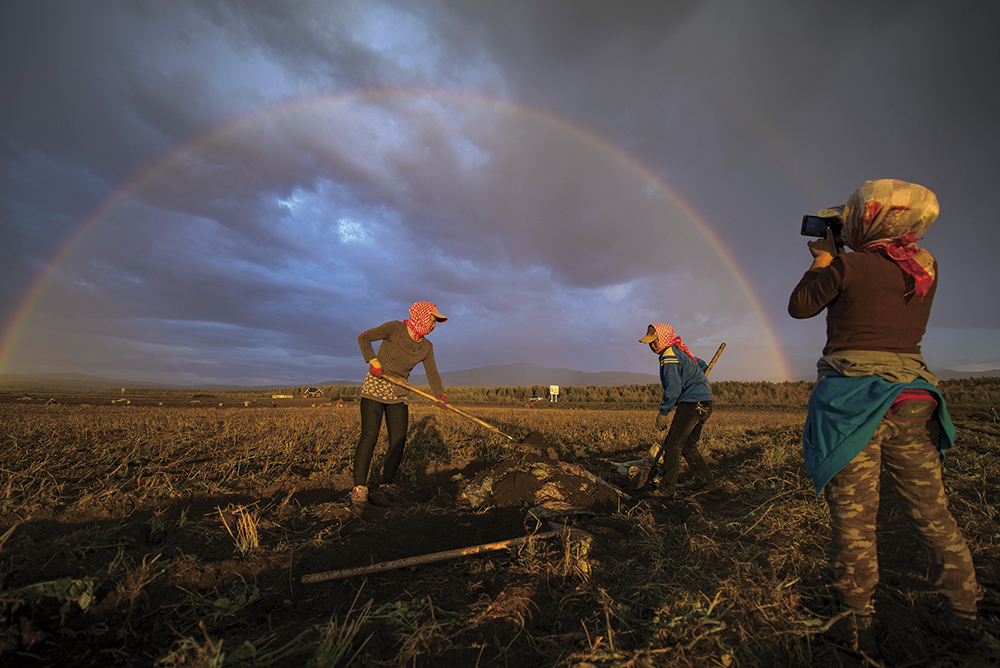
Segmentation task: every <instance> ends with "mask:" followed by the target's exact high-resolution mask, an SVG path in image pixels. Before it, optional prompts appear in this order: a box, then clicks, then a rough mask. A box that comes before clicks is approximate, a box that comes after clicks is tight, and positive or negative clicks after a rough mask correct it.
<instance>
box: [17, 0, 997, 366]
mask: <svg viewBox="0 0 1000 668" xmlns="http://www.w3.org/2000/svg"><path fill="white" fill-rule="evenodd" d="M0 12H2V15H0V19H2V26H3V28H0V30H2V37H3V39H2V40H0V44H2V45H0V56H2V58H3V60H2V62H3V66H2V67H0V86H2V89H3V90H4V91H5V93H7V95H6V97H7V99H9V100H11V101H12V103H10V104H5V105H4V106H3V109H2V110H0V146H2V147H3V150H2V151H0V168H2V174H3V178H2V182H0V187H2V188H3V190H2V192H3V194H4V197H3V207H2V208H0V234H2V235H3V239H4V241H5V242H6V243H5V250H4V251H3V253H4V262H3V266H4V278H5V281H4V287H3V289H2V290H0V296H2V298H3V305H4V311H3V312H4V313H5V316H4V319H5V320H6V321H7V322H8V325H9V324H10V320H9V319H10V317H12V316H13V308H14V305H15V304H16V303H18V300H19V299H20V298H21V296H22V295H23V294H24V293H25V290H26V289H27V288H28V286H29V284H30V279H31V278H32V277H37V276H40V275H43V274H39V273H38V272H40V271H44V268H45V262H46V260H48V259H51V258H53V257H54V254H55V253H56V251H57V250H58V249H59V248H61V247H62V246H63V244H64V243H66V241H67V240H68V239H69V238H71V235H72V234H73V232H74V230H78V229H80V227H81V225H82V224H84V223H85V222H86V221H88V220H92V219H93V217H94V215H95V212H98V211H100V210H101V209H100V207H101V206H102V203H108V202H112V201H115V200H114V199H113V198H115V197H118V196H120V195H121V194H122V191H123V189H129V191H128V193H127V194H126V195H125V196H124V197H122V198H121V201H120V202H118V203H117V204H116V205H115V206H113V207H111V208H110V209H108V210H107V211H106V212H105V213H104V214H103V215H102V216H101V217H100V218H99V219H97V220H96V224H95V225H93V226H92V229H91V230H90V231H89V232H88V234H87V235H86V237H85V238H84V239H83V240H82V241H81V242H80V243H79V245H78V246H77V247H76V248H75V249H74V251H73V253H72V254H71V255H70V256H69V257H68V258H67V259H66V260H65V262H64V263H63V265H61V266H60V267H58V268H57V272H56V273H55V274H54V275H52V280H51V283H50V284H49V286H48V287H47V288H46V290H45V291H44V292H43V293H42V294H41V295H40V296H39V297H38V300H37V303H36V305H35V309H34V311H33V314H32V317H31V319H30V321H28V324H27V329H26V331H30V335H22V336H21V337H20V338H19V339H18V343H17V347H16V351H15V353H14V354H12V355H11V357H10V359H9V360H8V369H6V370H7V371H11V372H17V371H21V372H28V371H31V370H34V371H55V370H69V371H73V370H76V371H85V372H89V373H97V374H99V375H118V376H121V375H122V374H125V375H126V376H128V377H134V378H140V377H141V378H142V379H149V380H154V379H157V378H162V379H164V380H169V379H170V378H178V379H179V378H183V379H184V381H185V382H189V381H191V382H193V381H194V380H197V379H205V380H223V379H225V380H237V381H239V379H245V380H248V379H254V381H258V380H260V381H261V382H268V380H267V379H273V380H275V381H278V380H281V381H282V382H287V383H292V382H295V381H294V379H296V378H299V379H301V381H302V382H308V381H314V380H323V379H329V378H332V377H355V376H357V375H358V373H359V371H358V369H359V368H363V364H362V362H361V360H360V356H359V354H358V350H357V343H356V341H355V338H356V336H357V333H358V332H359V331H361V330H362V329H365V328H367V327H371V326H374V325H376V324H378V323H380V322H382V321H385V320H389V319H402V318H403V317H405V315H406V309H407V307H408V306H409V304H410V303H412V302H413V301H418V300H424V299H431V300H432V301H437V302H438V303H439V304H440V305H441V307H442V310H444V311H445V312H447V313H448V314H449V315H450V316H452V317H451V320H450V321H449V323H448V324H447V326H443V327H442V328H441V329H440V330H439V331H437V332H435V340H436V341H437V342H439V343H440V344H441V345H439V346H438V348H439V352H438V362H439V366H440V367H441V368H442V369H446V370H447V369H461V368H469V367H474V366H485V365H488V364H503V363H510V362H518V361H531V362H537V363H540V364H546V365H548V366H565V367H572V368H580V369H583V370H588V371H603V370H608V369H622V370H636V371H638V370H647V371H648V370H649V369H648V368H647V366H648V365H647V363H648V361H649V360H647V359H646V357H645V356H643V355H642V354H641V353H642V351H641V347H639V346H637V344H635V341H634V339H636V338H638V337H637V335H636V332H635V330H642V329H643V328H644V327H645V324H647V323H648V322H655V321H665V322H670V323H672V324H674V325H675V326H676V327H677V328H678V330H679V331H681V332H682V334H683V335H684V337H685V340H686V341H687V342H688V343H689V344H692V345H695V346H697V349H698V350H699V352H701V350H702V349H708V348H711V349H712V350H714V348H715V347H716V346H717V345H718V343H719V342H721V340H728V341H729V343H730V349H729V352H728V353H727V359H726V364H725V365H721V366H719V367H718V370H717V372H716V373H717V374H719V377H723V378H724V377H733V378H769V377H774V376H775V375H776V374H777V373H778V372H779V369H777V368H776V366H775V362H776V360H775V358H774V354H773V353H774V351H773V349H772V348H771V345H770V342H769V341H768V334H767V331H766V329H767V328H768V327H772V328H773V329H774V331H775V332H776V334H777V336H778V339H779V343H780V345H781V346H782V353H781V354H782V355H783V356H784V357H785V358H787V360H788V361H789V363H790V364H791V365H792V370H793V375H795V376H806V375H808V374H809V373H810V369H811V365H812V361H813V360H814V359H815V357H816V355H817V354H818V350H819V348H820V345H821V341H822V327H823V323H822V322H821V320H817V321H813V322H807V323H801V322H791V321H789V319H788V318H787V316H786V315H785V303H786V300H787V295H788V292H789V290H790V289H791V287H792V286H793V285H794V283H795V282H796V281H797V280H798V278H799V276H800V275H801V273H802V271H803V270H804V269H805V268H806V267H807V266H808V259H809V256H808V252H807V251H806V249H805V245H804V240H803V239H802V238H801V237H799V236H798V235H797V225H798V220H799V219H800V217H801V215H802V213H806V212H811V211H814V210H815V209H817V208H820V207H822V206H827V205H831V204H836V203H842V202H843V201H844V200H846V198H847V197H848V196H849V195H850V193H851V191H853V190H854V189H855V188H857V187H858V186H860V185H861V183H862V182H863V181H864V180H866V179H870V178H885V177H893V178H903V179H907V180H912V181H916V182H919V183H923V184H924V185H927V186H928V187H930V188H931V189H933V190H935V192H937V193H938V196H939V199H940V200H941V202H942V218H941V222H940V223H938V224H936V225H935V226H934V227H932V228H931V230H929V231H928V233H927V236H926V241H925V244H926V245H927V247H928V248H929V249H930V250H931V251H932V252H934V253H935V255H936V256H937V257H938V259H939V261H940V263H941V266H942V271H941V277H942V278H941V287H940V289H939V292H938V298H937V303H936V304H935V312H934V319H932V322H931V330H930V331H929V332H928V337H927V339H926V341H927V346H928V347H927V348H926V349H925V352H926V354H927V355H928V359H929V360H930V361H931V362H932V366H945V365H949V364H951V365H959V364H967V365H976V364H979V365H982V364H987V363H988V360H989V359H993V358H995V353H994V352H993V351H995V346H996V343H997V341H998V338H1000V337H998V335H997V333H998V332H1000V312H998V311H997V310H996V309H989V308H983V307H982V306H981V305H980V304H977V303H976V301H975V295H976V294H977V291H975V290H970V288H969V286H972V285H978V286H981V287H982V288H983V289H984V290H985V291H987V292H988V291H989V290H991V289H992V290H994V291H995V288H996V286H995V285H993V284H992V283H991V281H993V282H995V281H996V279H994V278H992V277H986V278H985V279H984V277H983V275H982V271H981V267H983V266H987V265H988V264H989V263H990V262H991V261H992V258H991V253H992V250H991V246H990V245H989V244H987V243H983V242H982V239H983V238H984V231H985V229H986V228H985V226H986V224H987V221H988V220H990V212H991V211H992V208H993V204H992V202H991V201H990V200H989V199H988V194H989V192H990V190H991V189H990V185H991V183H992V177H993V175H994V174H995V173H996V170H995V168H993V167H992V165H993V163H994V162H995V160H994V159H993V155H995V151H996V149H997V147H998V144H1000V141H998V139H1000V138H998V133H1000V130H998V129H997V127H996V124H995V123H994V122H993V121H992V115H991V113H990V111H989V110H990V109H992V108H993V107H994V106H995V102H996V101H997V100H996V97H997V95H998V93H997V91H996V89H995V87H994V86H991V85H985V84H984V83H983V82H988V81H993V80H995V79H996V74H997V71H996V70H997V68H998V63H1000V58H997V57H996V56H997V54H996V51H997V49H996V47H995V46H994V44H995V40H992V39H991V38H990V36H989V30H990V24H991V21H992V19H995V18H996V16H995V14H996V13H997V10H995V9H993V5H990V4H987V3H959V4H958V5H947V6H944V5H942V4H941V3H933V2H920V3H912V2H905V3H904V2H892V3H876V4H873V3H863V2H846V3H844V2H842V3H827V2H814V3H799V4H790V3H785V2H767V3H752V4H751V3H738V2H694V1H692V2H669V3H628V4H625V5H622V4H621V3H618V4H615V3H605V2H593V3H591V2H584V3H581V2H565V3H564V2H544V3H538V2H504V3H479V2H458V1H455V2H448V1H440V2H439V1H435V0H427V1H426V2H417V3H413V2H382V3H373V2H365V3H360V2H358V3H352V2H337V3H327V2H304V3H279V2H235V1H226V0H216V1H213V0H200V1H197V2H175V3H152V2H108V3H102V4H101V5H100V6H84V5H80V4H76V3H69V4H67V3H58V2H35V3H7V4H6V5H4V6H3V7H2V8H0ZM491 98H492V101H491ZM634 161H638V163H636V162H634ZM639 165H641V167H640V166H639ZM646 170H649V171H650V172H651V173H652V174H655V178H650V177H649V175H648V173H647V172H646ZM660 181H662V182H663V183H665V184H666V185H667V187H666V188H664V187H661V185H660ZM674 193H676V194H677V195H679V196H680V198H682V199H683V200H686V201H687V202H688V203H689V204H690V206H691V207H692V208H693V210H694V211H695V212H696V213H695V214H694V216H695V218H701V219H703V220H704V222H705V224H707V225H708V226H709V228H710V229H711V234H714V235H716V236H717V237H718V238H719V239H721V240H722V242H723V243H724V244H725V245H726V247H727V249H728V252H729V253H731V254H732V256H733V258H734V259H735V261H736V263H737V264H738V266H739V269H738V270H734V269H733V267H731V266H730V265H729V263H728V261H727V260H726V259H725V257H724V256H723V254H722V253H720V251H719V250H718V249H717V248H715V246H714V241H713V240H712V239H711V238H710V237H709V236H708V235H707V234H706V231H705V230H703V229H701V228H700V227H699V226H700V225H701V223H700V222H699V221H697V220H696V219H695V218H692V215H691V214H690V212H689V211H688V210H687V209H686V208H685V207H684V206H683V205H682V203H681V201H680V200H679V199H678V198H677V197H676V196H675V194H674ZM739 273H742V274H743V275H744V276H745V277H746V279H747V280H748V282H749V283H748V285H743V284H741V279H740V278H739V275H738V274H739ZM984 280H985V281H986V283H985V284H984V283H983V282H984ZM753 295H756V296H757V297H759V300H760V302H759V310H758V305H756V304H754V303H753V300H754V296H753ZM8 331H9V330H8ZM57 349H58V351H59V352H58V354H56V353H54V352H53V351H54V350H57ZM709 353H710V351H709V352H706V353H705V354H706V355H707V354H709ZM303 374H304V375H305V376H306V377H303ZM727 374H729V375H728V376H727ZM167 377H169V378H167ZM262 379H263V380H262Z"/></svg>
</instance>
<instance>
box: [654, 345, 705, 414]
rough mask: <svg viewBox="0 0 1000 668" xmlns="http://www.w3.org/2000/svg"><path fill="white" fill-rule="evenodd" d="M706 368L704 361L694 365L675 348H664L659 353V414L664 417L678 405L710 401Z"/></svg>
mask: <svg viewBox="0 0 1000 668" xmlns="http://www.w3.org/2000/svg"><path fill="white" fill-rule="evenodd" d="M707 368H708V365H707V364H705V361H704V360H701V359H699V360H698V362H697V363H695V361H694V360H692V359H691V358H690V357H689V356H688V354H687V353H686V352H684V351H683V350H681V349H680V348H678V347H676V346H669V347H667V348H664V349H663V352H661V353H660V383H661V384H662V385H663V403H661V404H660V414H661V415H666V414H667V413H669V412H670V410H671V409H672V408H673V407H674V406H675V405H677V404H679V403H694V402H697V401H711V400H712V390H710V389H709V387H708V376H706V375H705V369H707Z"/></svg>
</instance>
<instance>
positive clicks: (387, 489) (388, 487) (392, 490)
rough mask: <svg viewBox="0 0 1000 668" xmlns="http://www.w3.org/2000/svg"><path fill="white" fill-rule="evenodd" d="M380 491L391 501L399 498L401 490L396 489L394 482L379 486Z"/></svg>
mask: <svg viewBox="0 0 1000 668" xmlns="http://www.w3.org/2000/svg"><path fill="white" fill-rule="evenodd" d="M378 491H380V492H382V493H383V494H385V495H386V496H388V497H389V498H390V499H395V498H398V497H399V488H398V487H396V483H394V482H384V483H382V484H381V485H379V486H378Z"/></svg>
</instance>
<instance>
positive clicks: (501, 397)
mask: <svg viewBox="0 0 1000 668" xmlns="http://www.w3.org/2000/svg"><path fill="white" fill-rule="evenodd" d="M814 385H815V383H813V382H811V381H805V380H799V381H786V382H782V383H771V382H768V381H735V380H723V381H718V382H715V383H712V396H713V397H714V401H715V402H716V404H720V405H725V404H730V405H751V406H752V405H766V406H805V405H807V404H808V403H809V394H810V393H811V392H812V389H813V386H814ZM938 387H939V389H940V390H941V393H942V394H944V397H945V401H946V402H947V403H948V404H950V405H955V406H968V407H990V406H1000V378H998V377H994V376H990V377H985V378H956V379H953V380H943V381H941V383H940V385H939V386H938ZM306 389H308V388H306V387H290V388H283V389H280V390H275V392H276V393H280V394H292V395H294V396H296V397H301V396H303V395H304V393H305V391H306ZM320 389H322V390H323V396H324V398H327V399H328V400H331V401H337V400H343V401H355V400H357V399H358V398H359V396H360V393H361V386H359V385H330V386H324V387H322V388H320ZM417 389H420V390H423V391H424V392H430V388H429V387H427V386H423V387H418V388H417ZM446 391H447V393H448V398H449V399H451V400H452V401H467V402H480V403H497V404H508V405H510V404H514V405H523V404H527V403H529V402H531V399H532V397H542V400H541V401H540V402H539V401H536V402H534V403H535V404H536V405H540V404H547V403H549V386H548V385H528V386H521V385H518V386H516V387H448V388H446ZM662 397H663V388H662V387H661V386H660V384H659V383H651V384H644V385H607V386H604V385H600V386H598V385H586V386H579V387H576V386H572V385H570V386H560V387H559V396H558V402H557V403H559V404H563V403H572V404H623V405H637V404H641V405H647V404H659V403H660V400H661V399H662ZM414 399H416V400H419V401H422V400H423V397H420V396H414Z"/></svg>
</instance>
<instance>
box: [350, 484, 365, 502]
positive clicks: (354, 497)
mask: <svg viewBox="0 0 1000 668" xmlns="http://www.w3.org/2000/svg"><path fill="white" fill-rule="evenodd" d="M351 503H352V504H354V505H355V506H363V505H365V504H366V503H368V488H367V487H365V486H364V485H355V486H354V489H352V490H351Z"/></svg>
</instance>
